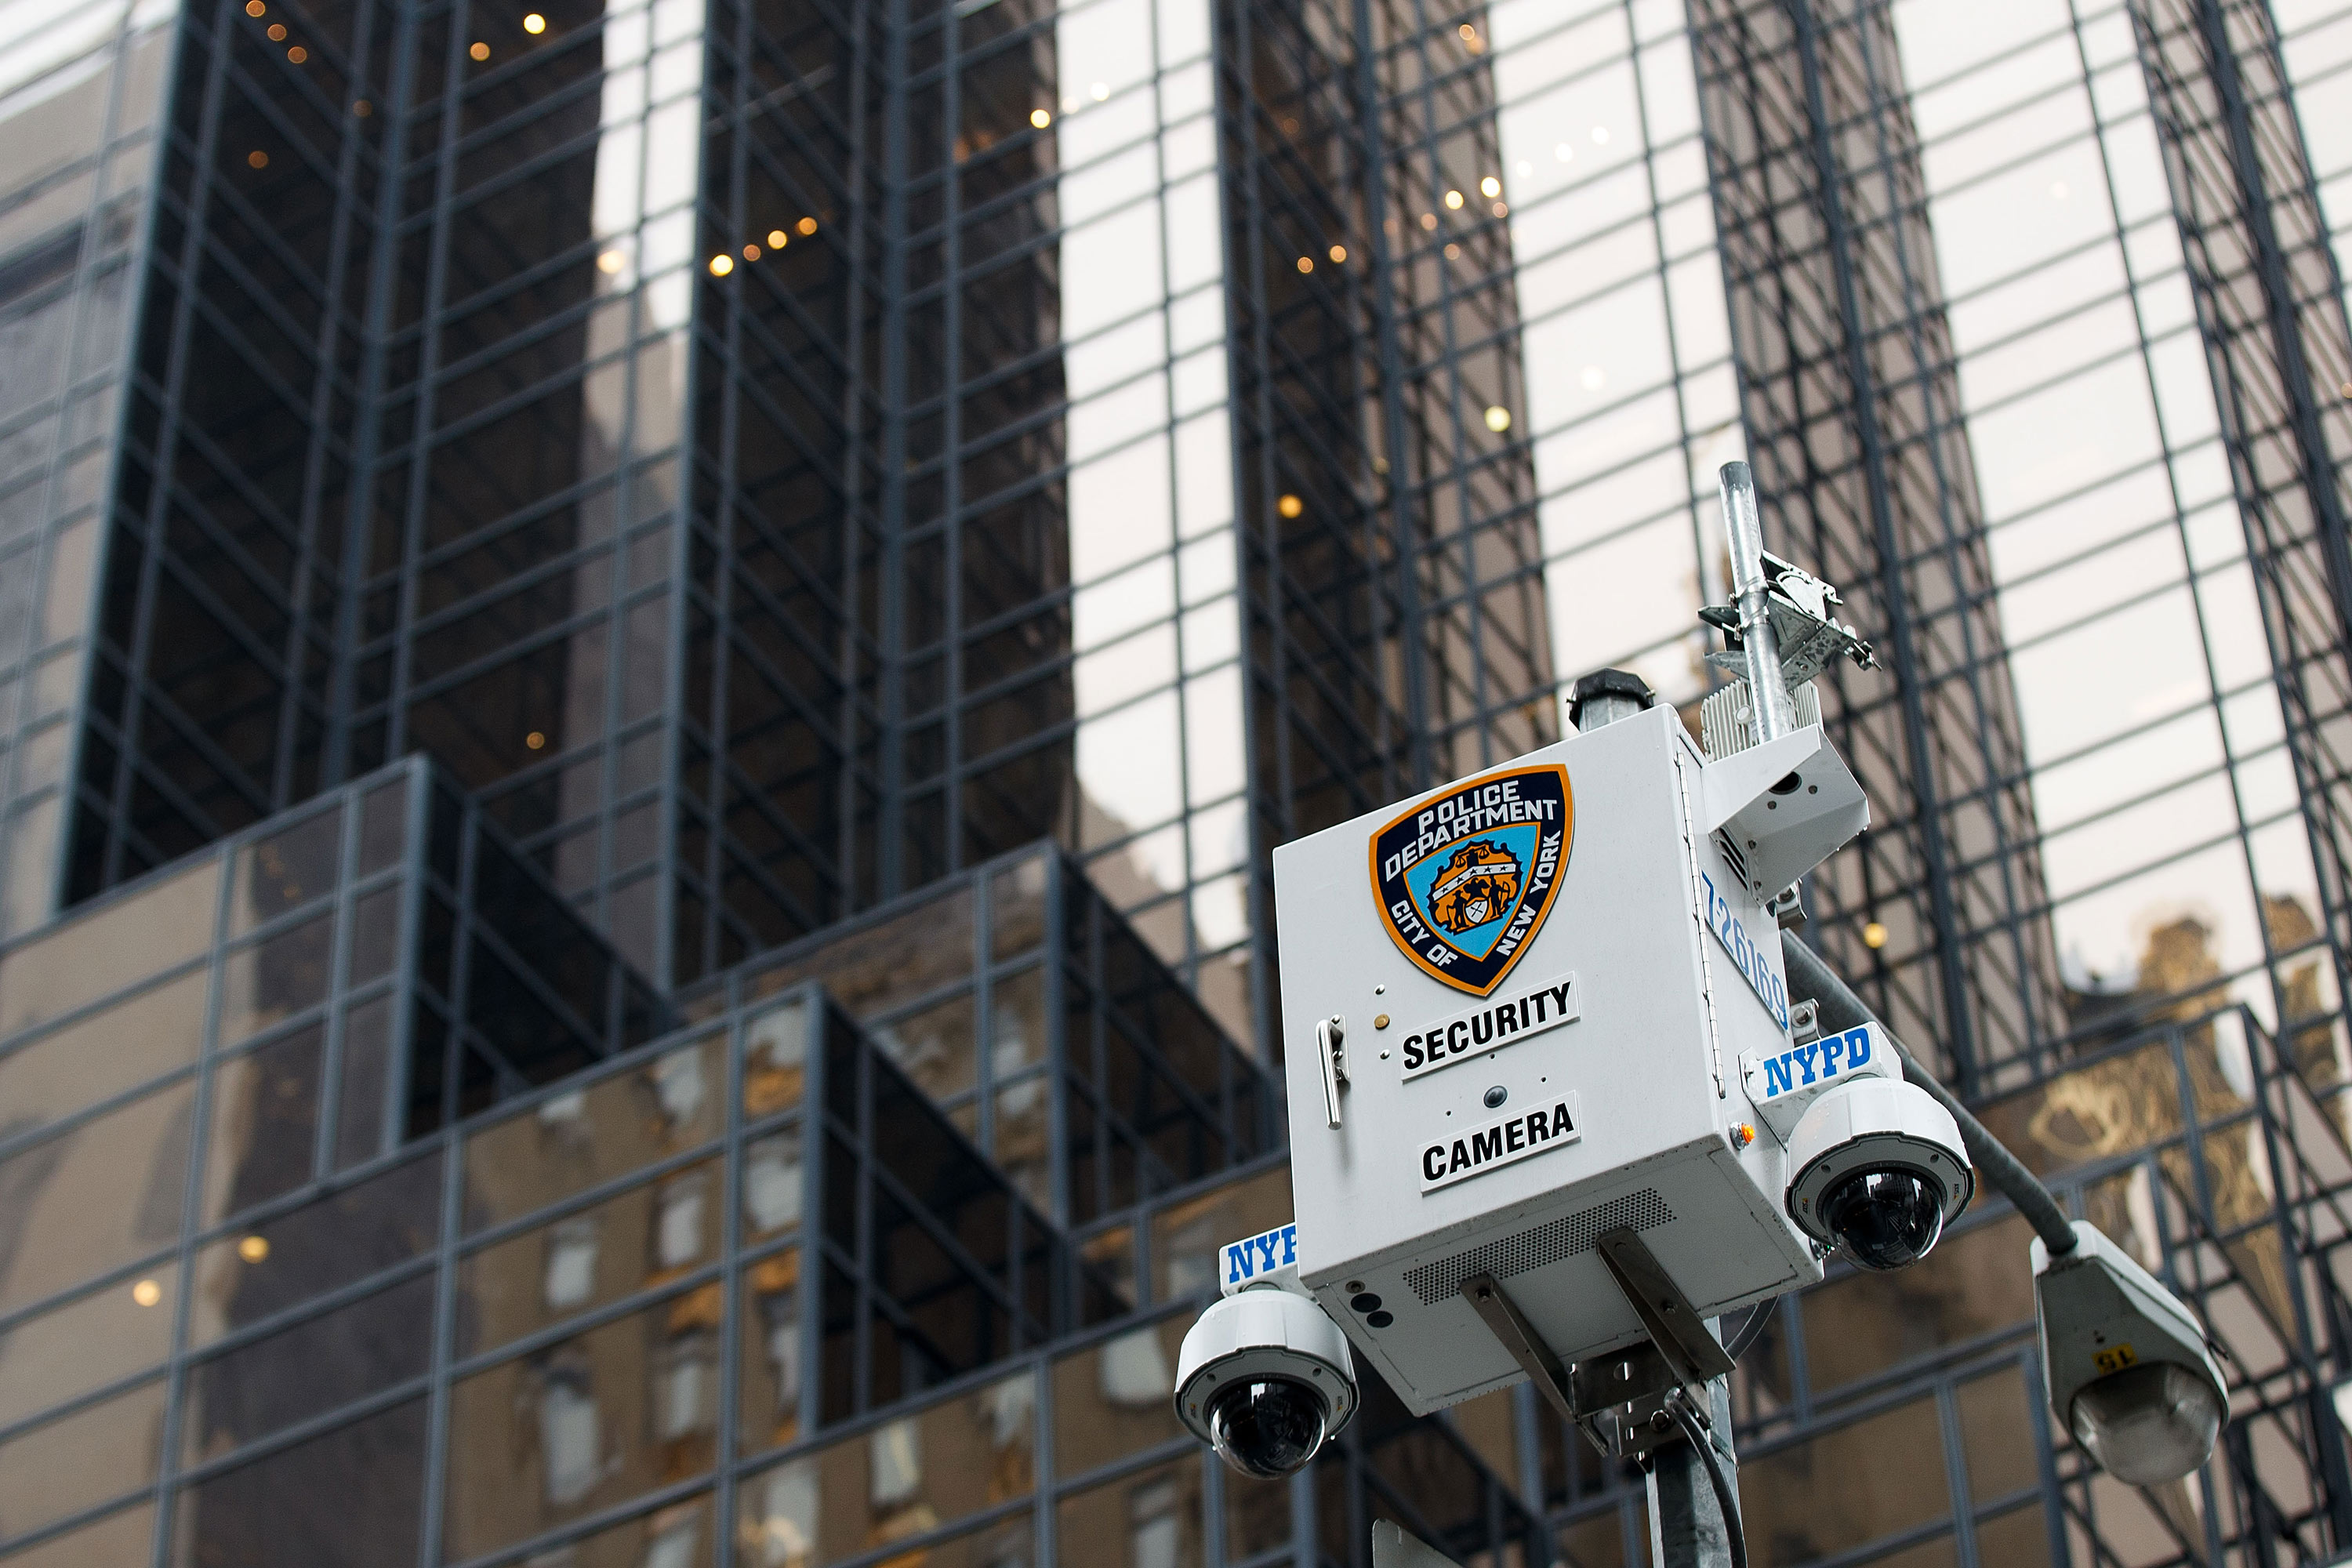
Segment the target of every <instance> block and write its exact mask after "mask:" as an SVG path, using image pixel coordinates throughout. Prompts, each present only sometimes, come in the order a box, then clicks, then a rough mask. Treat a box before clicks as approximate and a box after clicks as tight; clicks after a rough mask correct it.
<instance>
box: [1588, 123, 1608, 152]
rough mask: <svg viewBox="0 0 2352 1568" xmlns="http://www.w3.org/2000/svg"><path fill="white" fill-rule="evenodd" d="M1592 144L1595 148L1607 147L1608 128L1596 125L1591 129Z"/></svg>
mask: <svg viewBox="0 0 2352 1568" xmlns="http://www.w3.org/2000/svg"><path fill="white" fill-rule="evenodd" d="M1592 144H1593V145H1594V146H1595V147H1606V146H1607V145H1609V127H1607V126H1606V125H1596V126H1594V127H1593V128H1592Z"/></svg>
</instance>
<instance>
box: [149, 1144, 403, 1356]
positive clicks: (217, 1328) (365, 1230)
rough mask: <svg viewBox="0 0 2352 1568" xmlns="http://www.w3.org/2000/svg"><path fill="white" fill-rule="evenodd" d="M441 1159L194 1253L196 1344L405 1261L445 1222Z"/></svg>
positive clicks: (192, 1338)
mask: <svg viewBox="0 0 2352 1568" xmlns="http://www.w3.org/2000/svg"><path fill="white" fill-rule="evenodd" d="M440 1202H441V1161H440V1157H439V1156H438V1155H437V1154H436V1155H428V1156H426V1157H425V1158H424V1159H421V1160H413V1161H411V1162H409V1163H407V1164H405V1165H400V1166H395V1167H394V1169H392V1170H389V1171H386V1172H384V1173H383V1174H381V1175H376V1176H371V1177H369V1178H368V1179H367V1180H366V1181H364V1182H361V1183H359V1184H356V1185H354V1186H351V1187H347V1188H345V1189H344V1190H343V1191H341V1192H339V1193H336V1194H332V1195H331V1196H328V1197H324V1198H320V1200H318V1201H317V1202H316V1203H312V1204H307V1205H304V1206H302V1207H301V1208H299V1209H296V1210H294V1211H293V1212H292V1213H290V1214H285V1215H278V1217H277V1218H275V1219H272V1220H268V1221H267V1222H265V1223H263V1224H260V1225H257V1226H252V1227H251V1228H250V1229H248V1230H247V1231H245V1232H244V1233H243V1234H241V1235H236V1236H229V1237H223V1238H222V1239H221V1240H219V1241H215V1242H213V1243H211V1244H210V1245H208V1246H206V1247H204V1248H203V1249H202V1250H201V1251H200V1252H198V1253H197V1255H196V1300H197V1303H198V1305H197V1308H196V1310H195V1312H194V1315H193V1316H192V1318H191V1319H190V1322H189V1329H188V1340H189V1344H190V1347H191V1348H196V1347H201V1346H203V1345H206V1344H209V1343H211V1342H213V1341H214V1340H216V1339H218V1338H219V1337H220V1336H221V1335H223V1334H226V1333H228V1332H230V1331H234V1330H236V1329H240V1328H243V1327H244V1326H245V1325H246V1324H247V1323H255V1322H259V1321H261V1320H262V1319H264V1318H268V1317H272V1316H275V1315H276V1314H278V1313H279V1312H282V1311H287V1310H290V1309H292V1308H294V1307H296V1306H299V1305H300V1304H301V1303H302V1302H304V1301H308V1300H311V1299H313V1298H314V1297H318V1296H322V1295H324V1294H326V1293H327V1292H328V1291H330V1290H333V1289H339V1288H341V1287H342V1286H345V1285H350V1284H354V1283H356V1282H357V1281H359V1280H362V1279H366V1278H367V1277H368V1276H369V1275H371V1274H375V1273H379V1272H381V1271H382V1270H383V1269H386V1268H392V1267H393V1266H394V1265H395V1264H399V1263H404V1262H406V1261H407V1260H408V1259H409V1258H414V1257H415V1256H416V1255H417V1254H418V1253H420V1252H422V1251H424V1250H425V1248H426V1247H430V1246H431V1245H432V1244H433V1238H434V1237H435V1235H436V1233H437V1232H438V1230H439V1228H440V1213H439V1210H440Z"/></svg>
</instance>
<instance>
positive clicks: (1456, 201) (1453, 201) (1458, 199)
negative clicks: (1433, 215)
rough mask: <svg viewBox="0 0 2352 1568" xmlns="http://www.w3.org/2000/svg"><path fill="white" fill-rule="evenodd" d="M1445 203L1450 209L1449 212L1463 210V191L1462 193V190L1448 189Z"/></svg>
mask: <svg viewBox="0 0 2352 1568" xmlns="http://www.w3.org/2000/svg"><path fill="white" fill-rule="evenodd" d="M1445 205H1446V210H1448V211H1449V212H1458V211H1460V210H1461V207H1462V193H1461V192H1460V191H1448V192H1446V193H1445Z"/></svg>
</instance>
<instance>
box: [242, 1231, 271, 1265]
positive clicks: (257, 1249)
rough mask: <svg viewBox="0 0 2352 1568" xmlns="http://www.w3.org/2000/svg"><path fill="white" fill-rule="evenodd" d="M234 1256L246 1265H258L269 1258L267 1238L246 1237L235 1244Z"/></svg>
mask: <svg viewBox="0 0 2352 1568" xmlns="http://www.w3.org/2000/svg"><path fill="white" fill-rule="evenodd" d="M236 1255H237V1256H238V1257H239V1258H244V1259H245V1260H246V1261H247V1263H260V1262H262V1261H264V1260H266V1259H267V1258H268V1257H269V1238H268V1237H263V1236H248V1237H246V1238H245V1239H244V1240H243V1241H240V1242H238V1243H237V1244H236Z"/></svg>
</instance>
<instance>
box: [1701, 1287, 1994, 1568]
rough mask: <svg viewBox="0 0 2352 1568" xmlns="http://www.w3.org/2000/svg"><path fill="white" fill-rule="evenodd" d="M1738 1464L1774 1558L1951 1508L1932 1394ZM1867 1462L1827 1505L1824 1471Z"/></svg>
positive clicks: (1755, 1537)
mask: <svg viewBox="0 0 2352 1568" xmlns="http://www.w3.org/2000/svg"><path fill="white" fill-rule="evenodd" d="M2011 1256H2012V1257H2013V1256H2014V1254H2011ZM1890 1459H1892V1460H1894V1461H1895V1462H1893V1463H1889V1462H1888V1461H1889V1460H1890ZM1866 1470H1867V1471H1872V1472H1874V1473H1875V1475H1876V1476H1877V1478H1878V1479H1877V1480H1876V1481H1874V1483H1873V1484H1872V1485H1870V1486H1867V1487H1847V1488H1843V1489H1840V1490H1839V1491H1838V1493H1837V1506H1835V1507H1834V1508H1824V1507H1822V1492H1821V1489H1820V1479H1821V1478H1822V1477H1825V1476H1850V1475H1858V1474H1861V1473H1863V1472H1864V1471H1866ZM1739 1496H1740V1500H1741V1503H1742V1506H1743V1507H1744V1508H1745V1509H1746V1510H1747V1521H1748V1539H1749V1540H1750V1541H1769V1542H1772V1544H1773V1555H1774V1560H1775V1561H1785V1562H1807V1561H1810V1560H1811V1559H1812V1558H1815V1557H1829V1556H1832V1555H1835V1554H1836V1553H1839V1552H1845V1551H1847V1550H1848V1549H1850V1548H1853V1547H1858V1546H1862V1545H1865V1544H1867V1543H1868V1542H1873V1541H1877V1540H1881V1539H1883V1538H1884V1537H1886V1536H1889V1535H1893V1534H1895V1532H1897V1531H1904V1530H1909V1529H1911V1528H1912V1527H1914V1526H1915V1525H1920V1524H1925V1523H1927V1521H1930V1520H1935V1519H1941V1518H1943V1517H1945V1516H1947V1515H1948V1514H1949V1513H1950V1511H1951V1497H1950V1495H1949V1492H1948V1489H1946V1487H1945V1485H1944V1443H1943V1438H1942V1436H1940V1435H1939V1433H1938V1431H1937V1424H1936V1402H1935V1401H1934V1400H1933V1399H1919V1400H1914V1401H1913V1402H1912V1403H1911V1404H1909V1405H1904V1406H1902V1407H1900V1408H1899V1409H1895V1410H1890V1411H1888V1412H1886V1413H1885V1415H1874V1416H1872V1417H1871V1418H1870V1419H1868V1420H1866V1421H1858V1422H1856V1423H1854V1424H1853V1426H1841V1427H1839V1428H1838V1429H1837V1430H1835V1431H1833V1432H1828V1433H1824V1434H1823V1435H1822V1436H1818V1437H1815V1438H1814V1439H1812V1440H1811V1442H1808V1443H1801V1444H1799V1445H1798V1446H1797V1447H1792V1448H1784V1449H1781V1450H1780V1452H1778V1453H1775V1454H1771V1455H1769V1456H1767V1457H1766V1458H1761V1459H1757V1460H1753V1461H1750V1462H1748V1463H1744V1464H1742V1465H1741V1466H1740V1488H1739Z"/></svg>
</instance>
